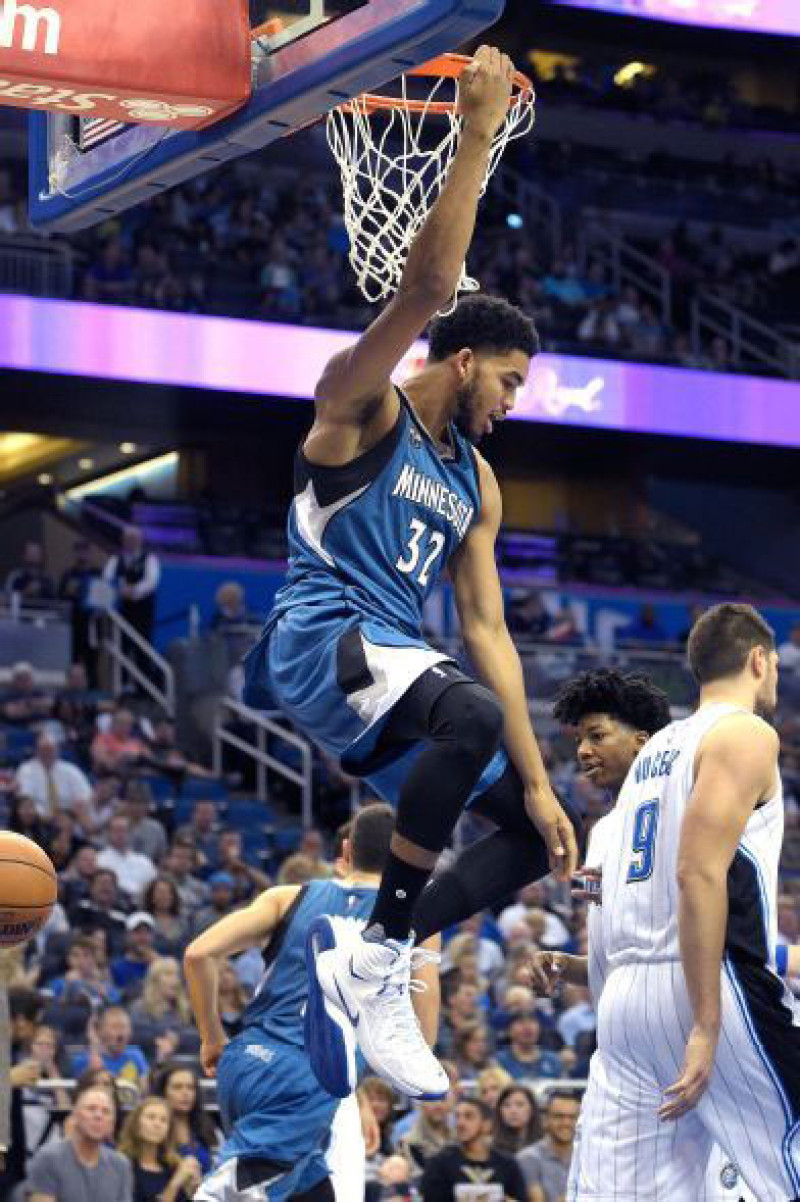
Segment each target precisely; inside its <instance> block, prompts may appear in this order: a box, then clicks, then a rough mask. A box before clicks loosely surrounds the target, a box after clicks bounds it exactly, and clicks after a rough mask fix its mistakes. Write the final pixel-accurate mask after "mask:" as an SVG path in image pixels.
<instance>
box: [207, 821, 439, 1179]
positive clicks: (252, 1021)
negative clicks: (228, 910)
mask: <svg viewBox="0 0 800 1202" xmlns="http://www.w3.org/2000/svg"><path fill="white" fill-rule="evenodd" d="M393 829H394V814H393V812H392V810H391V808H390V807H389V806H387V805H371V806H367V807H365V808H364V809H363V810H361V811H359V813H358V815H357V816H356V818H355V821H354V823H353V828H352V833H351V836H350V839H349V840H346V841H345V843H344V847H343V851H342V855H343V860H344V863H345V866H346V876H345V877H344V879H343V880H341V881H336V880H319V881H311V882H310V883H309V884H308V885H304V886H302V887H301V886H279V887H277V888H274V889H268V890H267V891H266V892H265V893H262V894H261V896H260V897H259V898H257V900H256V901H254V902H253V903H252V904H251V905H250V906H248V907H247V908H246V909H244V910H239V911H237V912H236V913H234V914H229V915H228V916H227V917H225V918H223V919H222V920H221V921H220V922H218V923H216V924H215V925H214V926H213V927H211V928H210V929H209V930H207V931H205V932H204V933H203V934H202V935H200V936H199V937H198V938H197V939H195V940H194V942H193V943H192V944H191V945H190V946H189V948H188V950H187V952H186V956H185V959H184V965H185V969H186V979H187V982H188V986H189V994H190V997H191V1002H192V1008H193V1010H194V1014H195V1019H196V1022H197V1027H198V1030H199V1032H200V1036H201V1039H202V1048H201V1059H202V1062H203V1067H204V1069H205V1071H206V1072H207V1073H208V1074H209V1075H211V1076H213V1075H215V1074H216V1076H217V1088H218V1096H219V1104H220V1110H221V1113H222V1118H223V1123H224V1126H225V1130H226V1134H227V1139H226V1142H225V1144H224V1146H223V1149H222V1163H221V1165H220V1166H219V1167H218V1168H217V1169H216V1170H215V1171H214V1172H212V1173H211V1174H210V1176H208V1177H207V1178H206V1179H205V1181H204V1182H203V1184H202V1185H201V1186H200V1189H199V1191H198V1193H197V1194H196V1195H195V1199H196V1202H250V1200H252V1202H263V1200H264V1199H265V1198H268V1199H269V1202H287V1200H288V1199H292V1202H329V1200H332V1199H333V1198H334V1192H333V1188H332V1186H331V1183H330V1180H329V1171H328V1165H327V1163H326V1160H325V1147H326V1143H327V1139H328V1136H329V1134H330V1129H331V1123H332V1122H333V1120H334V1116H335V1113H336V1110H337V1107H338V1106H339V1104H340V1103H339V1098H338V1097H333V1096H331V1095H330V1094H329V1093H327V1092H326V1091H325V1090H324V1089H323V1088H322V1087H321V1086H320V1084H319V1083H318V1081H317V1079H316V1077H315V1076H314V1074H313V1072H312V1070H311V1067H310V1064H309V1061H308V1057H307V1055H306V1053H305V1050H304V1047H303V1023H304V1012H305V1010H306V1006H307V1002H308V980H309V978H308V973H307V970H306V961H305V946H306V939H307V936H308V932H309V930H310V929H311V928H313V925H314V923H315V921H316V920H317V919H318V918H319V916H320V915H323V914H324V915H328V916H330V915H336V916H338V918H337V921H339V922H341V923H343V924H348V923H350V924H352V925H356V923H355V922H354V920H359V919H360V920H363V919H365V918H367V917H368V916H369V914H370V911H371V909H372V906H373V903H374V900H375V892H376V887H377V884H378V881H379V879H380V871H381V868H382V867H383V864H384V863H385V860H386V856H387V854H388V850H389V843H390V840H391V836H392V831H393ZM433 944H437V945H438V943H437V941H430V943H429V945H428V946H429V947H431V946H432V945H433ZM252 947H263V948H264V966H265V972H264V977H263V980H262V982H261V985H260V986H259V988H258V990H257V992H256V994H255V996H254V998H253V1000H252V1001H251V1002H250V1004H249V1006H248V1007H247V1009H246V1011H245V1013H244V1018H243V1023H244V1028H243V1030H242V1032H241V1034H240V1035H237V1036H236V1038H235V1039H233V1040H231V1041H230V1043H229V1042H228V1041H227V1039H226V1037H225V1033H224V1031H223V1028H222V1024H221V1022H220V1018H219V1012H218V972H219V964H220V962H221V961H223V960H224V959H225V958H226V957H228V956H231V955H235V954H236V953H237V952H241V951H244V950H246V949H248V948H252ZM436 959H438V956H435V955H434V954H433V952H430V953H429V954H428V955H425V954H424V952H423V953H422V954H420V953H417V955H416V961H415V968H414V975H415V979H416V980H418V981H420V982H421V983H422V985H424V986H425V988H424V989H422V988H419V987H418V989H417V992H416V993H415V1000H416V1004H417V1013H418V1015H419V1019H420V1022H421V1025H422V1029H424V1031H425V1033H426V1034H427V1036H428V1037H429V1038H430V1039H431V1040H433V1039H434V1038H435V1035H436V1028H437V1025H438V1015H439V982H438V973H437V971H436V969H435V968H434V965H433V962H434V960H436ZM345 1054H346V1055H348V1056H350V1057H352V1056H353V1055H354V1041H352V1040H351V1044H350V1046H348V1048H347V1049H345Z"/></svg>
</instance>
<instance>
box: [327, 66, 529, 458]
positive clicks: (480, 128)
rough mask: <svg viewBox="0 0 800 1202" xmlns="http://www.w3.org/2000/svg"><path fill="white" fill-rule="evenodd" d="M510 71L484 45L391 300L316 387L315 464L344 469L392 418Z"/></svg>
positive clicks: (447, 290) (460, 252) (464, 229)
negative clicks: (459, 123) (398, 372)
mask: <svg viewBox="0 0 800 1202" xmlns="http://www.w3.org/2000/svg"><path fill="white" fill-rule="evenodd" d="M513 73H514V68H513V64H512V62H511V60H510V59H509V58H508V57H507V56H506V55H504V54H501V53H500V51H499V50H495V49H491V48H490V47H488V46H482V47H481V48H480V50H479V51H478V52H477V54H476V55H475V59H474V60H473V63H472V64H471V65H470V66H469V67H467V69H466V71H465V73H464V75H463V76H462V81H461V86H460V105H461V113H462V116H463V120H464V125H463V129H462V132H461V136H460V138H459V144H458V150H457V152H456V155H455V157H454V159H453V162H452V164H451V166H450V170H449V172H448V174H447V178H446V180H445V183H444V185H443V187H442V190H441V192H440V194H439V196H438V198H437V200H436V201H435V203H434V204H433V206H432V207H431V210H430V212H429V214H428V217H427V219H426V221H425V223H424V225H423V226H422V228H421V230H420V231H419V233H418V234H417V237H416V239H415V240H414V243H413V244H412V246H411V249H410V251H409V254H408V260H407V262H406V266H405V270H404V272H403V277H402V280H401V282H400V286H399V287H398V289H397V292H396V293H395V295H394V297H393V298H392V300H391V301H390V302H389V304H388V305H387V306H386V308H385V309H384V310H383V312H382V313H381V314H380V316H379V317H378V318H376V320H375V321H374V322H373V323H372V325H371V326H370V327H369V329H368V330H367V331H366V333H364V334H363V335H362V337H361V338H360V339H359V341H358V342H357V343H356V344H355V345H354V346H352V347H350V348H349V349H348V350H346V351H343V352H341V353H340V354H338V355H336V356H335V357H334V358H333V359H332V360H331V361H330V363H329V364H328V366H327V368H326V369H325V372H324V374H323V376H322V378H321V380H320V381H319V384H318V385H317V388H316V394H315V400H316V420H315V423H314V427H313V429H312V431H311V433H310V435H309V437H308V440H307V442H306V451H307V453H308V454H309V457H310V458H311V459H312V460H313V461H314V462H315V463H344V462H346V461H347V460H348V458H351V457H352V456H353V455H354V454H356V453H357V452H358V450H359V443H360V438H361V432H362V430H363V429H364V428H365V427H369V429H370V432H371V435H372V440H373V441H374V440H375V439H376V438H377V437H380V436H381V434H382V433H384V432H386V431H388V429H389V428H390V427H391V424H392V423H393V422H394V420H395V419H396V417H397V405H398V401H397V397H396V395H395V392H394V389H393V387H392V385H391V374H392V372H393V371H394V369H395V368H396V367H397V364H398V363H399V362H400V361H401V359H402V358H403V356H404V355H405V354H406V353H407V352H408V350H409V349H410V347H411V346H412V344H413V343H414V341H415V339H417V338H418V337H419V336H420V334H421V333H422V331H423V330H424V329H425V326H426V325H427V323H428V322H429V321H430V319H431V318H432V317H433V315H434V314H435V313H436V312H437V310H438V309H440V308H441V307H442V306H443V305H444V304H445V303H446V302H447V301H448V300H449V299H450V297H451V296H452V295H453V292H454V291H455V288H456V285H457V283H458V277H459V274H460V272H461V266H462V264H463V262H464V259H465V257H466V254H467V251H468V249H469V245H470V242H471V240H472V234H473V231H474V228H475V216H476V211H477V206H478V198H479V195H480V189H481V185H482V183H483V180H484V177H485V175H486V170H487V166H488V163H489V153H490V151H491V146H492V139H493V137H494V134H495V133H496V131H497V129H498V128H499V127H500V125H501V124H502V122H503V120H504V119H505V115H506V113H507V111H508V104H509V99H510V96H511V86H512V80H513Z"/></svg>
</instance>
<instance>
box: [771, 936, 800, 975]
mask: <svg viewBox="0 0 800 1202" xmlns="http://www.w3.org/2000/svg"><path fill="white" fill-rule="evenodd" d="M775 971H776V972H777V974H778V976H779V977H800V944H798V943H778V944H776V946H775Z"/></svg>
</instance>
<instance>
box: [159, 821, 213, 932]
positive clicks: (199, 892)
mask: <svg viewBox="0 0 800 1202" xmlns="http://www.w3.org/2000/svg"><path fill="white" fill-rule="evenodd" d="M198 857H199V853H198V852H197V850H196V849H195V846H194V844H193V843H192V842H191V841H189V840H187V839H184V838H179V837H178V836H177V835H176V837H175V838H174V839H173V840H172V846H171V847H170V850H169V852H168V854H167V858H166V860H165V861H164V863H163V864H162V868H163V870H164V871H165V872H166V873H167V874H168V875H169V876H170V877H172V880H173V881H174V883H175V887H176V888H177V890H178V894H179V896H180V899H181V905H182V906H183V911H184V913H185V914H196V913H197V911H198V910H200V909H202V907H203V906H204V905H205V904H206V902H207V900H208V885H206V883H205V882H204V881H201V880H199V878H198V877H197V876H196V875H195V874H196V873H197V871H198V870H199V868H200V867H201V865H200V864H199V858H198Z"/></svg>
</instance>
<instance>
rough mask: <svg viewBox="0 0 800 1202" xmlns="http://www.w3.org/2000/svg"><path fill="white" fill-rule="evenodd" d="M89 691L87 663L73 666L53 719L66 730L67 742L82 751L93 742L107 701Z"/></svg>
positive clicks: (68, 673) (69, 669)
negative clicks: (96, 724)
mask: <svg viewBox="0 0 800 1202" xmlns="http://www.w3.org/2000/svg"><path fill="white" fill-rule="evenodd" d="M95 688H96V683H95V685H94V687H93V688H92V689H90V688H89V676H88V673H87V670H86V666H85V664H84V663H72V664H70V666H69V668H68V669H67V678H66V681H65V682H64V688H63V689H60V690H59V692H58V694H57V696H56V701H55V713H54V717H55V718H56V719H57V720H58V721H59V722H60V723H61V725H62V727H63V729H64V741H65V742H66V743H68V744H70V745H71V746H73V747H75V748H76V749H80V750H82V749H83V747H84V746H88V744H89V743H90V742H91V740H92V736H93V735H94V731H95V723H96V720H97V714H98V710H99V709H100V708H101V706H102V705H104V704H105V703H104V700H103V698H102V697H101V696H99V695H98V694H97V693H96V692H95V691H94V689H95Z"/></svg>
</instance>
